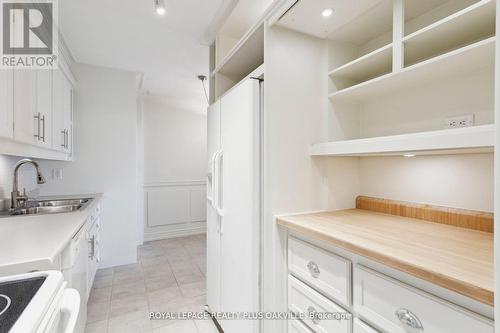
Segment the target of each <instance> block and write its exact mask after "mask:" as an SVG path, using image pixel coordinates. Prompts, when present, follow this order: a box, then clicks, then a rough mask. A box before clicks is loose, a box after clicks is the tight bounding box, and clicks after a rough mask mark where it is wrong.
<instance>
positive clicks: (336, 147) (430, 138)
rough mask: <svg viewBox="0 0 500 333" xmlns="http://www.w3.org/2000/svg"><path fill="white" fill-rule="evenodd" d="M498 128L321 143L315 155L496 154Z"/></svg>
mask: <svg viewBox="0 0 500 333" xmlns="http://www.w3.org/2000/svg"><path fill="white" fill-rule="evenodd" d="M494 141H495V128H494V125H482V126H474V127H465V128H456V129H447V130H440V131H431V132H420V133H411V134H402V135H392V136H383V137H375V138H366V139H357V140H345V141H335V142H327V143H319V144H315V145H313V146H312V148H311V151H310V154H311V155H312V156H383V155H401V154H407V153H414V154H419V155H434V154H467V153H485V152H493V147H494Z"/></svg>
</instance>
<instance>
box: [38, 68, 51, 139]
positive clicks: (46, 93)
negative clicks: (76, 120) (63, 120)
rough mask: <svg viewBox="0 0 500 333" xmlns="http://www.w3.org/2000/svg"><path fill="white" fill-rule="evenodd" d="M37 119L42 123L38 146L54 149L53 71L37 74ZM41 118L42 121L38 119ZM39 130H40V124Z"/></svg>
mask: <svg viewBox="0 0 500 333" xmlns="http://www.w3.org/2000/svg"><path fill="white" fill-rule="evenodd" d="M36 111H37V112H36V117H37V122H38V121H39V122H40V135H39V137H38V141H37V144H38V145H39V146H42V147H47V148H50V147H52V71H51V70H37V72H36ZM38 117H40V119H38ZM36 125H37V130H38V123H37V124H36Z"/></svg>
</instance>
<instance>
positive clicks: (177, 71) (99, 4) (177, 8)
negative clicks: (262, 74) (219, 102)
mask: <svg viewBox="0 0 500 333" xmlns="http://www.w3.org/2000/svg"><path fill="white" fill-rule="evenodd" d="M164 2H165V6H166V8H167V14H166V15H165V16H158V15H157V14H156V13H155V12H154V3H153V0H85V1H82V0H64V1H60V2H59V13H60V15H59V16H60V22H59V24H60V27H61V31H62V34H63V36H64V39H65V41H66V44H67V45H68V47H69V49H70V50H71V52H72V54H73V57H74V58H75V61H77V62H81V63H86V64H91V65H98V66H105V67H112V68H118V69H125V70H129V71H134V72H140V73H143V74H144V81H143V89H144V90H145V91H146V92H149V93H151V94H158V95H163V96H165V97H167V98H168V99H171V100H177V101H182V104H183V105H189V106H191V107H192V108H195V107H196V108H201V107H202V106H204V105H206V100H205V96H204V93H203V89H202V86H201V83H200V81H198V80H197V78H196V76H197V75H199V74H204V75H208V47H207V46H204V45H201V42H200V41H201V38H202V36H203V34H204V33H205V30H206V29H207V27H208V26H209V24H210V22H211V21H212V18H213V17H214V15H215V14H216V11H217V9H218V7H219V5H220V4H221V2H222V0H164ZM207 88H208V87H207Z"/></svg>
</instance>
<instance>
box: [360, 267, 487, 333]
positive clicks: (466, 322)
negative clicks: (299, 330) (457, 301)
mask: <svg viewBox="0 0 500 333" xmlns="http://www.w3.org/2000/svg"><path fill="white" fill-rule="evenodd" d="M354 308H355V310H356V311H357V312H358V313H359V314H360V315H361V316H363V317H364V318H365V319H366V320H368V321H371V322H373V324H375V325H376V326H377V327H380V328H382V329H383V330H384V331H387V332H388V333H393V332H397V333H406V332H407V331H406V330H405V328H407V327H406V326H404V325H403V324H402V322H401V321H400V320H399V319H398V317H397V315H396V313H397V312H399V314H400V316H403V315H405V317H404V319H406V320H413V321H414V322H415V323H416V325H417V326H418V323H420V324H421V326H422V327H423V330H420V331H418V330H417V331H415V332H424V333H472V332H474V333H486V332H487V333H492V332H493V331H494V329H493V322H492V321H490V320H489V319H487V318H484V317H482V316H480V315H478V314H475V313H473V312H470V311H468V310H466V309H463V308H461V307H459V306H456V305H454V304H451V303H449V302H447V301H445V300H442V299H440V298H437V297H435V296H432V295H430V294H428V293H426V292H423V291H421V290H419V289H416V288H413V287H411V286H408V285H406V284H403V283H401V282H399V281H397V280H394V279H392V278H390V277H387V276H385V275H383V274H380V273H378V272H375V271H373V270H371V269H369V268H365V267H363V266H356V268H355V270H354Z"/></svg>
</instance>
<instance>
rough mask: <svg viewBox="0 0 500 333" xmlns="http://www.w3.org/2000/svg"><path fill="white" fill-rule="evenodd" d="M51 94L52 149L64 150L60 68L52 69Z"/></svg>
mask: <svg viewBox="0 0 500 333" xmlns="http://www.w3.org/2000/svg"><path fill="white" fill-rule="evenodd" d="M52 87H53V88H52V96H53V109H52V110H53V121H52V124H53V127H52V133H53V134H52V147H53V148H54V149H57V150H60V151H65V150H66V131H65V124H64V121H65V120H64V104H65V82H64V74H63V73H62V72H61V70H60V69H58V70H54V72H53V77H52Z"/></svg>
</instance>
